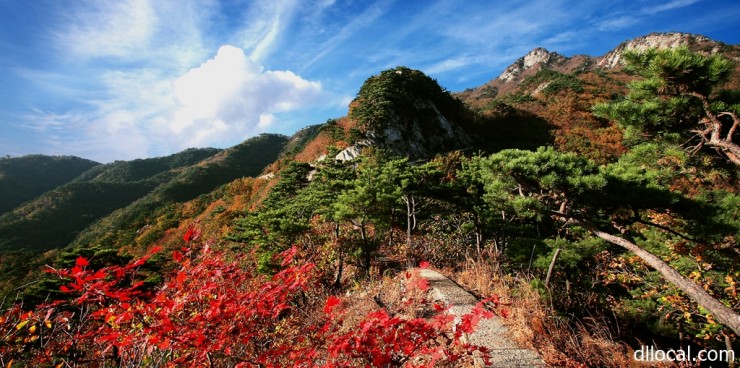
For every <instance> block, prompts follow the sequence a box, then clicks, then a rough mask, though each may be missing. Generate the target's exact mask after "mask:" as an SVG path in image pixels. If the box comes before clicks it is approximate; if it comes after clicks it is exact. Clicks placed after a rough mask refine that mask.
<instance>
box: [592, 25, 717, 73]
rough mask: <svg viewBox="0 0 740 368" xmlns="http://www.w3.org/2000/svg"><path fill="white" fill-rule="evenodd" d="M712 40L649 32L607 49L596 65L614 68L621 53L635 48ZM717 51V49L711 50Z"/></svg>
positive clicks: (676, 33)
mask: <svg viewBox="0 0 740 368" xmlns="http://www.w3.org/2000/svg"><path fill="white" fill-rule="evenodd" d="M705 42H712V41H711V40H710V39H709V38H707V37H704V36H699V35H694V34H689V33H680V32H669V33H651V34H649V35H647V36H642V37H637V38H635V39H632V40H629V41H625V42H622V43H621V44H620V45H619V46H617V47H616V48H615V49H614V50H612V51H609V52H608V53H607V54H606V55H604V56H602V57H600V58H599V60H598V62H597V63H596V66H597V67H599V68H607V69H608V68H616V67H618V66H619V65H620V63H621V61H622V55H623V54H624V52H625V51H630V50H637V51H645V50H647V49H651V48H656V49H666V48H676V47H681V46H691V45H695V44H698V43H705ZM712 51H713V52H717V51H718V49H717V50H712Z"/></svg>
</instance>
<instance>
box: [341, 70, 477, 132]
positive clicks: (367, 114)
mask: <svg viewBox="0 0 740 368" xmlns="http://www.w3.org/2000/svg"><path fill="white" fill-rule="evenodd" d="M424 101H431V102H432V103H433V104H434V105H435V106H436V107H437V108H438V109H439V111H440V112H441V113H442V115H444V116H445V117H446V118H447V119H449V120H452V121H456V122H459V123H462V122H464V121H465V120H467V119H468V117H467V115H468V111H467V109H466V108H465V107H464V105H463V104H462V103H461V102H460V101H459V100H457V99H456V98H454V97H452V95H450V93H449V92H448V91H446V90H444V89H443V88H442V87H440V86H439V84H437V81H435V80H434V79H432V78H430V77H428V76H427V75H425V74H424V73H422V72H421V71H418V70H413V69H409V68H407V67H402V66H399V67H396V68H394V69H389V70H385V71H383V72H381V73H380V74H379V75H375V76H372V77H370V78H368V79H367V80H366V81H365V83H364V84H363V85H362V87H361V88H360V91H359V93H358V94H357V97H356V98H355V100H354V101H352V104H350V112H349V117H350V118H351V119H352V120H355V121H356V122H357V123H358V125H359V126H360V127H361V129H362V130H363V131H364V132H367V131H371V130H376V131H380V130H382V129H384V128H385V127H386V126H387V125H388V124H389V123H390V122H391V120H392V119H393V118H394V117H395V116H398V118H399V119H400V120H401V121H409V120H413V119H416V118H418V116H417V113H419V112H420V111H419V108H418V107H417V104H418V102H424ZM422 110H423V109H422ZM421 113H425V111H421ZM426 113H429V112H428V111H427V112H426ZM422 120H423V119H422Z"/></svg>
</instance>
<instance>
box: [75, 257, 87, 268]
mask: <svg viewBox="0 0 740 368" xmlns="http://www.w3.org/2000/svg"><path fill="white" fill-rule="evenodd" d="M89 264H90V262H88V261H87V259H86V258H85V257H82V256H80V257H77V261H76V262H75V266H77V267H86V266H88V265H89Z"/></svg>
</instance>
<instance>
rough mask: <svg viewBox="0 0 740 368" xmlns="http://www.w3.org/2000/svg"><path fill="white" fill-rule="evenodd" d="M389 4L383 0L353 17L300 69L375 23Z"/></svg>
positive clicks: (387, 0) (389, 1)
mask: <svg viewBox="0 0 740 368" xmlns="http://www.w3.org/2000/svg"><path fill="white" fill-rule="evenodd" d="M390 3H391V0H383V1H381V2H380V3H378V4H373V5H371V6H369V7H368V8H367V9H365V10H364V11H363V12H362V13H361V14H359V15H358V16H356V17H354V19H353V20H352V21H351V22H349V24H347V25H346V26H344V27H342V28H341V29H340V30H338V31H337V32H336V33H335V35H334V36H333V37H331V38H329V39H328V40H327V41H326V42H323V43H322V44H321V45H320V46H319V47H318V50H317V51H316V52H314V53H313V57H312V58H311V59H309V60H308V61H306V62H304V63H303V65H302V69H303V70H305V69H307V68H308V67H310V66H312V65H313V64H315V63H316V62H318V61H319V60H321V59H323V58H324V57H326V55H327V54H329V53H330V52H331V51H333V50H334V49H336V48H337V47H339V46H341V45H342V44H343V43H344V42H347V41H348V40H349V39H350V38H351V37H352V36H353V35H355V34H356V33H357V32H359V31H360V30H362V29H363V28H365V27H367V26H368V25H370V24H372V23H373V22H375V21H376V20H377V19H378V18H379V17H380V16H381V15H382V14H383V13H384V12H385V11H386V9H387V8H388V6H389V4H390Z"/></svg>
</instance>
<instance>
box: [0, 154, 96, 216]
mask: <svg viewBox="0 0 740 368" xmlns="http://www.w3.org/2000/svg"><path fill="white" fill-rule="evenodd" d="M96 165H99V164H98V163H97V162H94V161H90V160H85V159H82V158H78V157H72V156H59V157H51V156H43V155H29V156H23V157H13V158H2V159H0V214H2V213H4V212H6V211H9V210H12V209H13V208H15V207H17V206H18V205H20V204H21V203H23V202H26V201H29V200H31V199H34V198H36V197H37V196H38V195H41V194H42V193H44V192H46V191H48V190H51V189H54V188H56V187H58V186H60V185H63V184H65V183H68V182H70V181H71V180H72V179H74V178H76V177H77V176H79V175H80V174H82V173H83V172H85V171H87V170H89V169H90V168H92V167H93V166H96Z"/></svg>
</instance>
